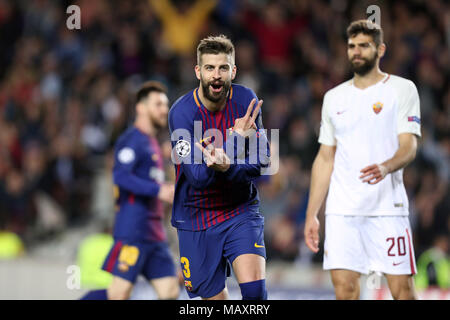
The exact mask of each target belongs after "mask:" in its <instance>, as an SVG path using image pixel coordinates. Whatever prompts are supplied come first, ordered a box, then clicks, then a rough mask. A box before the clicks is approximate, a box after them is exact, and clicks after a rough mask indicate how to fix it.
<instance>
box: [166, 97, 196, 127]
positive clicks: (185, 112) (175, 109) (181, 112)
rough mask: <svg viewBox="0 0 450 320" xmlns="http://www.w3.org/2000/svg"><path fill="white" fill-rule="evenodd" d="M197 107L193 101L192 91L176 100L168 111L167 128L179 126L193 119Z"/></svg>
mask: <svg viewBox="0 0 450 320" xmlns="http://www.w3.org/2000/svg"><path fill="white" fill-rule="evenodd" d="M197 111H198V106H197V104H196V102H195V99H194V90H191V91H189V92H188V93H186V94H185V95H183V96H181V97H180V98H178V99H177V101H175V102H174V103H173V105H172V107H171V108H170V110H169V126H170V127H171V128H172V126H176V127H177V126H179V125H180V122H181V123H186V122H190V120H193V119H194V116H195V113H196V112H197Z"/></svg>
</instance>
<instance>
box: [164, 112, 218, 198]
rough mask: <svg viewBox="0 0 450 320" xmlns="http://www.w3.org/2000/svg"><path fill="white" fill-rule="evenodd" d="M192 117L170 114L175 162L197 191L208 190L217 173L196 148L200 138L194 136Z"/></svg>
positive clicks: (177, 113)
mask: <svg viewBox="0 0 450 320" xmlns="http://www.w3.org/2000/svg"><path fill="white" fill-rule="evenodd" d="M193 122H194V121H193V120H192V117H186V116H185V115H183V114H181V113H179V112H177V111H176V110H174V108H172V110H171V112H169V129H170V135H171V141H172V157H173V159H172V160H173V161H174V162H175V163H177V164H180V166H181V170H182V172H183V173H184V175H185V177H186V179H187V182H188V183H189V184H190V185H191V186H192V187H194V188H195V189H200V190H203V189H206V188H208V187H209V186H210V185H211V184H212V183H213V182H214V181H215V180H216V172H215V171H214V169H211V168H208V166H207V165H206V164H205V163H204V162H203V161H202V152H201V150H196V149H198V148H197V147H196V146H195V142H199V140H200V138H199V137H195V135H194V123H193ZM200 134H201V133H200Z"/></svg>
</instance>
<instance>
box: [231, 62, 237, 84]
mask: <svg viewBox="0 0 450 320" xmlns="http://www.w3.org/2000/svg"><path fill="white" fill-rule="evenodd" d="M236 72H237V67H236V65H234V66H233V69H232V70H231V80H234V78H236Z"/></svg>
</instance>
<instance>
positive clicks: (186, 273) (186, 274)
mask: <svg viewBox="0 0 450 320" xmlns="http://www.w3.org/2000/svg"><path fill="white" fill-rule="evenodd" d="M180 262H181V264H182V265H183V274H184V277H185V278H190V277H191V270H190V269H189V260H188V258H186V257H181V258H180Z"/></svg>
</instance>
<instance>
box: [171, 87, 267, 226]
mask: <svg viewBox="0 0 450 320" xmlns="http://www.w3.org/2000/svg"><path fill="white" fill-rule="evenodd" d="M253 98H257V97H256V95H255V93H254V92H253V91H252V90H251V89H249V88H246V87H244V86H241V85H237V84H232V86H231V88H230V92H229V95H228V97H227V101H226V105H225V107H224V108H223V109H222V110H220V111H217V112H211V111H209V110H208V109H206V107H205V106H204V105H203V104H202V103H201V101H200V99H199V96H198V88H197V89H194V90H192V91H190V92H189V93H187V94H185V95H184V96H182V97H181V98H179V99H178V100H177V101H176V102H175V103H174V104H173V106H172V107H171V109H170V111H169V129H170V134H171V141H172V160H174V159H175V160H176V161H174V163H175V172H176V184H175V198H174V203H173V207H172V225H173V226H174V227H176V228H178V229H184V230H194V231H197V230H204V229H207V228H209V227H211V226H214V225H216V224H218V223H221V222H223V221H225V220H228V219H232V218H235V217H238V216H244V214H243V213H247V212H256V213H258V212H259V196H258V191H257V189H256V187H255V184H254V182H253V180H255V179H256V178H258V177H259V176H260V175H261V168H262V167H263V166H266V165H267V164H264V161H261V159H260V158H259V157H258V158H257V159H256V160H255V161H252V162H251V161H249V158H250V157H251V155H250V151H249V150H250V149H251V147H250V146H249V143H248V141H247V143H246V144H245V146H244V149H239V148H237V146H234V148H235V150H234V152H235V153H234V154H235V157H234V159H231V160H232V164H231V166H230V168H229V169H228V170H227V171H226V172H218V171H215V170H213V169H212V168H208V167H207V165H206V164H205V163H204V162H203V161H202V158H201V157H202V152H201V150H199V149H198V148H197V147H196V146H195V142H199V141H201V140H202V139H204V138H206V137H207V136H211V129H217V130H216V132H219V133H220V135H221V136H222V137H223V139H220V138H218V137H217V136H215V138H216V139H215V140H214V145H215V147H217V148H220V147H222V148H224V149H226V147H227V146H228V145H229V144H228V142H230V141H231V140H232V139H231V138H233V139H234V138H235V137H236V136H238V134H237V133H233V131H232V130H229V129H230V128H232V127H233V126H234V121H235V120H236V119H237V118H241V117H243V116H244V115H245V113H246V112H247V108H248V106H249V104H250V102H251V100H252V99H253ZM255 106H256V104H255ZM255 122H256V125H257V127H258V129H261V130H258V131H257V133H256V134H255V136H256V137H257V138H256V139H258V143H260V142H261V143H260V144H258V146H259V145H264V153H265V155H266V156H267V158H268V156H270V152H269V147H268V142H267V136H266V134H265V132H264V131H263V129H264V128H263V126H262V118H261V111H260V113H259V115H258V117H257V118H256V121H255ZM195 123H196V125H194V124H195ZM199 124H201V130H198V125H199ZM260 133H261V134H260ZM242 139H243V138H242ZM259 140H261V141H259ZM244 141H245V139H244ZM230 148H231V147H230ZM238 149H239V150H238ZM258 150H259V149H258ZM242 151H245V154H244V157H243V158H245V161H241V162H237V155H239V154H240V155H241V156H242V154H243V153H242ZM257 152H259V151H257ZM199 157H200V158H199ZM241 159H242V158H241Z"/></svg>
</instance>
